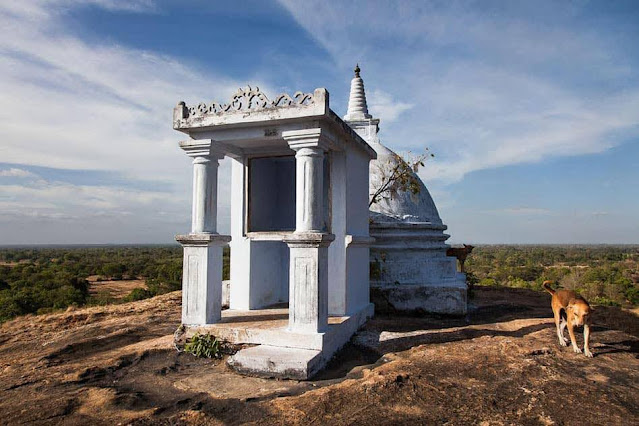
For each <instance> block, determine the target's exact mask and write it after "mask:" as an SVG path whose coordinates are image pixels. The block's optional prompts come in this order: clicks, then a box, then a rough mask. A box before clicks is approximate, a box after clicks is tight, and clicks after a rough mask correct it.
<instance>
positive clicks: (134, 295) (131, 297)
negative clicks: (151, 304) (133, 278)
mask: <svg viewBox="0 0 639 426" xmlns="http://www.w3.org/2000/svg"><path fill="white" fill-rule="evenodd" d="M150 297H153V294H152V293H151V292H150V291H149V290H147V289H146V288H134V289H133V290H132V291H131V293H129V294H127V295H126V296H125V297H124V299H123V300H124V301H125V302H135V301H137V300H144V299H148V298H150Z"/></svg>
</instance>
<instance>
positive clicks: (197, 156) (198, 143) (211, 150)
mask: <svg viewBox="0 0 639 426" xmlns="http://www.w3.org/2000/svg"><path fill="white" fill-rule="evenodd" d="M180 148H182V150H184V152H186V155H188V156H189V157H191V158H193V163H196V162H197V163H204V162H206V160H209V161H210V160H221V159H223V158H224V154H223V153H222V152H220V151H218V150H216V149H215V147H214V146H213V145H212V140H211V139H192V140H186V141H180Z"/></svg>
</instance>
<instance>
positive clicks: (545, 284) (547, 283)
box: [542, 281, 555, 294]
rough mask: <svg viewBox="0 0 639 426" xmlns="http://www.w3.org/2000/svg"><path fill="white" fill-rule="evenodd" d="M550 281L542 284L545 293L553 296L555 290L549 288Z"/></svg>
mask: <svg viewBox="0 0 639 426" xmlns="http://www.w3.org/2000/svg"><path fill="white" fill-rule="evenodd" d="M551 282H552V281H544V283H543V284H542V285H543V286H544V288H545V289H546V291H547V292H548V293H550V294H555V290H553V289H552V288H550V283H551Z"/></svg>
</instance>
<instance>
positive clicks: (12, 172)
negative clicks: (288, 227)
mask: <svg viewBox="0 0 639 426" xmlns="http://www.w3.org/2000/svg"><path fill="white" fill-rule="evenodd" d="M36 176H37V175H35V174H33V173H31V172H30V171H28V170H24V169H17V168H15V167H12V168H10V169H5V170H0V177H16V178H30V177H36Z"/></svg>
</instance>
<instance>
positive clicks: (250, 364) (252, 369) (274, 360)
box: [228, 345, 326, 380]
mask: <svg viewBox="0 0 639 426" xmlns="http://www.w3.org/2000/svg"><path fill="white" fill-rule="evenodd" d="M325 363H326V360H325V359H324V357H322V352H321V351H317V350H312V349H297V348H283V347H279V346H269V345H259V346H253V347H250V348H246V349H242V350H241V351H239V352H238V353H236V354H235V355H233V356H232V357H231V358H230V359H229V360H228V364H229V365H230V366H231V367H233V368H234V369H235V370H236V371H237V372H239V373H241V374H246V375H250V376H259V377H267V378H271V377H274V378H279V379H295V380H308V379H310V378H311V377H313V375H315V374H316V373H317V372H318V371H319V370H320V369H321V368H322V367H323V366H324V364H325Z"/></svg>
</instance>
